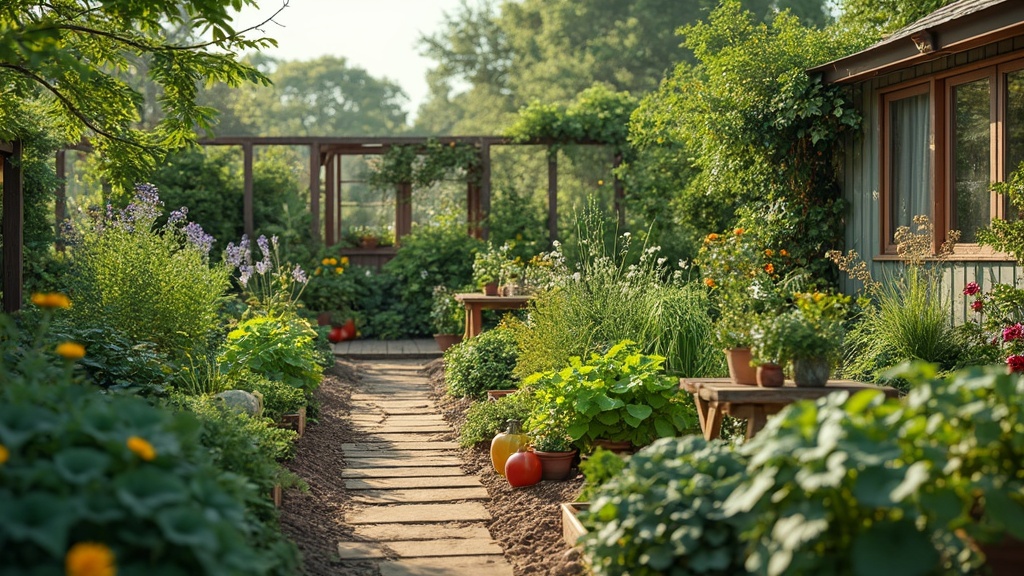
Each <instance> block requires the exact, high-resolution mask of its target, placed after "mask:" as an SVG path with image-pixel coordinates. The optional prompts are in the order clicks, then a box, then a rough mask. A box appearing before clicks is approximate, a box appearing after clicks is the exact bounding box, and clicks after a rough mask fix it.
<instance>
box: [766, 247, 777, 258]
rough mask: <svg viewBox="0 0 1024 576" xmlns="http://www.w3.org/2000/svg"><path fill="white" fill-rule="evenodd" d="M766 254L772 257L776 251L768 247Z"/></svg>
mask: <svg viewBox="0 0 1024 576" xmlns="http://www.w3.org/2000/svg"><path fill="white" fill-rule="evenodd" d="M764 255H765V257H767V258H771V257H772V256H775V252H772V249H771V248H768V249H766V250H765V251H764Z"/></svg>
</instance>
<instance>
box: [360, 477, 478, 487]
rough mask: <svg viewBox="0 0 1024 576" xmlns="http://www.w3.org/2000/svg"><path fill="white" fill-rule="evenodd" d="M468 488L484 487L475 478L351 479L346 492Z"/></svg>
mask: <svg viewBox="0 0 1024 576" xmlns="http://www.w3.org/2000/svg"><path fill="white" fill-rule="evenodd" d="M437 486H444V487H445V488H468V487H475V486H481V487H482V486H483V484H481V483H480V480H479V479H478V478H477V477H475V476H443V477H440V478H438V477H436V476H416V477H412V478H351V479H346V480H345V489H346V490H402V489H406V488H435V487H437Z"/></svg>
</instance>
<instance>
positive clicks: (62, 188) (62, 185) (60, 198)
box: [53, 148, 68, 252]
mask: <svg viewBox="0 0 1024 576" xmlns="http://www.w3.org/2000/svg"><path fill="white" fill-rule="evenodd" d="M67 213H68V184H67V155H66V154H65V150H64V149H63V148H61V149H60V150H58V151H57V197H56V198H55V199H54V210H53V219H54V228H53V229H54V231H55V232H56V233H57V234H56V241H55V243H54V246H55V247H56V248H57V251H58V252H64V237H63V236H62V235H61V225H62V224H63V223H64V219H65V218H67Z"/></svg>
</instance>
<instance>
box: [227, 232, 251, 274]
mask: <svg viewBox="0 0 1024 576" xmlns="http://www.w3.org/2000/svg"><path fill="white" fill-rule="evenodd" d="M224 261H225V262H227V264H228V265H229V266H231V267H232V268H241V266H242V265H243V264H249V263H250V262H251V261H252V256H251V254H250V253H249V237H248V236H247V235H245V234H242V239H241V240H240V241H239V242H238V246H235V243H234V242H228V247H227V248H225V249H224Z"/></svg>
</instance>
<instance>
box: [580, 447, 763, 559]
mask: <svg viewBox="0 0 1024 576" xmlns="http://www.w3.org/2000/svg"><path fill="white" fill-rule="evenodd" d="M613 459H614V460H618V457H616V456H614V455H611V457H610V458H609V457H608V456H604V458H603V460H613ZM746 461H747V458H746V457H744V456H742V455H739V454H736V453H735V452H733V451H732V450H730V449H729V448H728V445H726V444H723V443H722V442H720V441H714V442H707V441H705V440H704V439H703V438H700V437H698V436H689V437H686V438H662V439H660V440H657V441H656V442H654V443H653V444H651V445H650V446H649V447H647V448H645V449H643V450H641V451H640V452H638V453H636V454H634V455H633V456H631V457H630V459H629V463H628V464H627V465H626V467H625V470H623V471H621V472H619V473H616V474H613V475H606V476H610V477H605V476H602V479H604V480H605V481H604V483H602V484H601V485H600V486H599V487H597V489H596V491H595V493H594V494H593V496H592V497H591V504H590V510H589V511H588V512H585V513H583V514H581V515H580V516H581V520H582V522H583V524H584V526H586V527H587V528H588V529H589V531H588V533H587V534H586V535H584V536H583V538H582V539H581V543H582V545H583V553H584V555H585V556H586V557H587V558H588V559H589V560H590V564H591V568H592V570H593V572H594V574H596V575H599V576H604V575H613V574H614V575H626V574H632V575H649V576H654V575H656V574H666V573H672V574H679V575H691V574H716V575H723V576H724V575H726V574H730V575H731V574H746V573H747V571H746V570H745V569H744V567H743V563H744V559H745V556H744V545H743V543H742V541H741V539H740V537H741V532H742V530H743V529H744V528H745V527H746V525H745V524H744V522H743V519H742V518H737V517H730V516H727V515H724V514H723V513H722V502H723V500H724V499H725V498H726V497H727V496H728V495H729V494H730V492H731V490H732V489H733V487H734V486H735V485H736V484H737V483H738V482H739V481H740V480H741V479H742V478H743V476H744V474H745V473H746ZM589 470H590V468H589V467H588V468H586V469H585V472H584V473H585V474H587V482H588V483H589V482H590V472H589Z"/></svg>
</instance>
